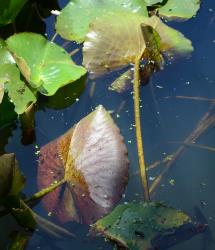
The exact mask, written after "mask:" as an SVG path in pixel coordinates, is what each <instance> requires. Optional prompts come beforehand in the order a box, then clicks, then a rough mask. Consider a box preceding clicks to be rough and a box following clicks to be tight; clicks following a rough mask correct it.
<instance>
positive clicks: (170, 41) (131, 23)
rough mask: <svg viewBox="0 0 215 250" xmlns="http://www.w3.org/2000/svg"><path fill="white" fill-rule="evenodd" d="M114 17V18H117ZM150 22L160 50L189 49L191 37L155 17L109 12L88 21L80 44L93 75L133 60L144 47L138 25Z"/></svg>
mask: <svg viewBox="0 0 215 250" xmlns="http://www.w3.org/2000/svg"><path fill="white" fill-rule="evenodd" d="M116 20H117V22H116ZM142 24H145V25H148V26H151V27H152V28H153V29H155V31H156V32H157V33H158V34H159V36H160V46H159V49H160V52H162V53H165V54H166V55H167V56H170V57H172V56H173V55H175V54H176V55H178V54H179V55H183V54H187V53H189V52H192V50H193V47H192V45H191V42H190V40H188V39H186V38H185V37H184V36H183V34H181V33H180V32H178V31H177V30H175V29H173V28H170V27H169V26H167V25H166V24H164V23H163V22H162V21H161V20H160V19H159V18H158V17H156V16H152V17H150V18H144V17H142V16H140V15H137V14H132V13H118V14H116V13H110V14H107V15H105V16H103V17H100V18H97V19H96V20H95V21H94V22H92V23H91V25H90V31H89V33H88V34H87V38H86V41H85V42H84V48H83V54H84V58H83V64H84V65H85V66H86V68H87V69H88V71H89V72H90V73H91V74H92V77H93V76H94V77H96V76H99V75H102V74H104V73H105V72H108V71H110V70H113V69H117V68H120V67H123V66H126V65H128V64H129V63H134V62H135V59H136V58H137V57H140V56H141V55H143V52H144V51H145V49H146V44H145V40H144V37H143V34H142V30H141V25H142Z"/></svg>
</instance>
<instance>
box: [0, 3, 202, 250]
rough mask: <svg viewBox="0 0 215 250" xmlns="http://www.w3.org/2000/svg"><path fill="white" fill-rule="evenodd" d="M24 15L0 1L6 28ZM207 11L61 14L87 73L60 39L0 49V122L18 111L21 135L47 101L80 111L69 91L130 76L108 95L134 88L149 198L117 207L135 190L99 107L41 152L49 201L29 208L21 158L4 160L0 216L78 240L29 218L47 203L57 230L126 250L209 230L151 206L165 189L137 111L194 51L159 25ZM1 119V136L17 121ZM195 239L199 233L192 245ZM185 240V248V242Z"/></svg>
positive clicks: (0, 161)
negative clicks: (162, 77)
mask: <svg viewBox="0 0 215 250" xmlns="http://www.w3.org/2000/svg"><path fill="white" fill-rule="evenodd" d="M26 6H28V7H29V3H26V1H15V0H14V1H10V2H9V4H6V1H2V3H1V4H0V7H2V9H3V12H2V13H1V14H0V25H2V26H4V25H6V24H10V23H14V22H15V21H16V20H17V19H18V18H19V14H18V13H19V12H20V11H24V9H25V7H26ZM35 6H36V7H38V5H37V4H36V5H35ZM199 7H200V2H199V1H198V0H192V1H190V0H189V1H188V0H182V1H180V4H179V3H178V1H175V0H168V1H166V0H165V1H161V0H145V1H143V0H141V1H140V0H120V1H116V0H109V1H99V0H72V1H70V2H69V3H68V5H67V6H66V7H65V8H64V9H63V10H61V12H59V13H58V12H56V11H55V12H54V13H57V15H58V16H57V21H56V32H57V33H58V34H59V35H60V36H62V37H63V38H64V39H67V40H71V41H75V42H77V43H79V44H81V43H83V65H84V66H79V65H76V64H75V63H74V62H73V61H72V59H71V54H73V52H72V53H70V54H69V53H68V52H66V50H65V49H63V48H62V47H60V46H59V45H57V44H55V43H54V39H55V37H56V35H57V34H55V35H54V37H53V39H52V40H51V41H48V40H47V39H46V38H45V37H44V36H42V35H40V34H37V33H33V32H26V31H25V32H21V33H18V34H9V35H6V37H5V39H1V40H0V112H2V111H1V110H3V112H4V113H5V112H8V111H9V110H10V111H11V105H13V106H12V108H14V111H15V113H16V114H17V115H18V116H19V117H20V120H21V121H22V126H23V128H24V127H25V126H26V127H27V129H28V130H29V128H30V129H33V127H34V126H33V120H34V118H33V117H34V105H35V104H36V103H37V104H39V103H40V98H39V97H40V96H41V95H44V96H48V98H49V96H52V98H53V99H51V98H50V99H49V104H48V105H51V106H54V107H58V108H59V107H60V108H63V107H65V105H70V104H71V103H72V101H73V99H71V100H70V101H69V102H68V103H67V104H65V103H63V104H62V103H61V100H62V99H63V97H64V95H65V94H66V93H63V92H62V90H63V87H66V88H67V89H70V90H73V88H75V85H77V84H78V85H81V80H83V77H84V76H85V75H86V72H87V71H88V72H89V77H90V78H97V77H101V76H102V75H104V74H106V73H109V72H112V71H113V70H118V69H121V68H126V67H129V69H127V68H126V71H125V72H124V73H123V74H122V75H121V76H120V77H119V78H118V79H116V80H115V81H114V82H113V83H112V84H111V86H110V88H111V89H112V90H116V91H117V92H119V93H121V92H122V91H126V90H127V89H128V88H130V87H132V88H133V92H134V96H133V100H134V119H135V131H136V142H137V151H138V159H139V169H140V177H141V181H142V186H143V193H144V201H142V202H140V203H128V204H124V205H118V206H116V205H117V203H118V202H119V200H120V199H121V197H122V195H123V193H124V189H125V186H126V184H127V181H128V158H127V149H126V146H125V144H124V142H123V138H122V136H121V134H120V132H119V129H118V127H117V126H116V124H115V123H114V122H113V120H112V118H111V116H110V114H108V112H107V111H106V110H105V109H104V108H103V107H102V106H99V107H97V108H96V109H95V110H94V111H93V112H91V113H90V114H89V115H87V116H86V117H84V118H82V119H81V120H80V121H79V122H78V123H77V124H75V125H74V126H73V127H72V128H71V129H70V130H69V131H67V132H66V133H65V134H64V135H62V136H61V137H59V138H57V139H55V140H54V141H52V142H50V143H48V144H47V145H45V146H43V147H42V148H41V150H40V156H39V167H38V175H37V181H38V186H39V189H41V191H39V192H38V193H36V194H34V195H33V196H32V197H30V198H23V194H22V191H23V187H24V184H25V181H24V177H23V175H22V174H21V173H20V170H19V167H18V163H17V161H16V160H15V156H14V155H13V154H10V155H8V154H5V155H3V156H1V157H0V206H2V207H4V209H2V210H0V216H4V215H5V214H8V213H10V214H11V215H12V216H13V217H14V218H15V220H16V221H17V222H18V223H19V225H20V226H22V227H24V228H25V229H27V230H28V232H29V231H30V232H33V231H34V230H35V229H36V228H37V227H39V228H41V229H42V230H45V231H47V232H49V233H51V234H53V235H54V236H56V237H57V236H59V237H60V236H66V237H73V236H74V235H73V233H71V232H69V231H67V230H66V229H64V228H62V227H60V226H58V225H56V224H54V223H52V222H50V221H47V220H45V219H44V218H42V217H40V216H39V215H37V214H36V213H35V212H34V211H33V210H32V209H31V206H33V205H34V203H35V201H38V200H40V199H41V198H43V199H42V202H43V204H44V207H45V208H46V209H47V211H48V213H51V214H53V215H54V216H55V217H56V218H57V219H58V220H59V222H61V223H64V222H68V221H76V222H79V223H86V224H92V223H94V224H93V225H92V229H93V230H92V231H94V232H96V233H102V234H103V235H104V236H105V237H107V238H108V239H109V240H110V241H112V242H114V243H116V247H117V248H119V249H124V248H125V249H127V248H128V249H136V250H137V249H151V248H152V249H157V248H158V247H159V248H164V249H165V248H167V247H169V246H171V245H173V244H176V243H178V242H180V241H182V240H185V239H187V238H190V237H192V236H194V235H195V234H197V233H200V232H202V231H203V230H204V229H205V225H200V224H196V223H195V222H193V221H192V220H191V218H190V217H189V216H188V215H187V214H186V213H184V212H182V211H178V210H176V209H173V208H171V207H169V206H166V205H164V204H161V203H160V202H152V201H151V198H150V192H151V191H153V189H154V186H155V185H157V184H156V183H158V182H156V183H155V184H154V186H152V187H151V189H150V188H149V184H148V178H147V171H146V166H145V160H144V150H143V141H142V125H141V122H140V103H139V99H140V88H141V80H142V83H143V84H147V83H148V82H149V80H150V77H151V75H152V74H154V73H155V72H158V71H160V70H163V69H164V65H165V63H164V62H165V60H173V59H175V58H176V57H177V56H187V55H188V54H189V53H191V52H192V51H193V47H192V44H191V41H190V40H189V39H187V38H185V37H184V35H183V34H182V33H180V32H179V31H177V30H175V29H173V28H171V27H169V26H168V25H167V24H165V23H164V22H163V21H162V20H161V19H160V17H165V19H168V20H173V19H179V20H186V19H189V18H191V17H193V16H194V15H195V14H196V13H197V11H198V9H199ZM44 9H46V8H43V11H44ZM37 10H38V9H37ZM44 12H45V11H44ZM43 14H44V13H43ZM116 20H117V21H116ZM14 33H16V32H14ZM42 34H43V32H42ZM32 48H33V49H32ZM75 52H76V51H75ZM70 83H72V84H70ZM73 84H74V87H73ZM81 89H83V88H81ZM76 92H78V93H80V92H81V91H76ZM59 100H60V102H59ZM11 103H12V104H11ZM59 103H60V105H59ZM3 112H2V113H1V115H2V117H3V118H1V116H0V129H2V128H4V127H5V126H6V125H7V124H8V123H12V122H13V121H14V120H15V119H16V118H17V115H16V114H15V113H14V112H13V111H11V112H10V116H9V117H6V115H4V113H3ZM188 142H189V141H188ZM176 155H177V154H176ZM97 220H98V221H97ZM188 231H189V232H191V233H190V234H189V235H186V232H188ZM181 233H184V237H182V239H181V238H180V237H177V236H178V235H179V234H180V235H181ZM13 238H14V240H13V243H12V246H11V249H13V247H14V246H17V244H18V245H19V248H20V249H24V248H25V246H26V244H27V241H28V239H29V233H27V232H25V233H24V234H23V233H21V232H18V233H15V236H14V237H13ZM173 238H174V239H175V238H176V239H178V241H173Z"/></svg>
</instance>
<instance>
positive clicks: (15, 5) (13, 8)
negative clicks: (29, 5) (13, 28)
mask: <svg viewBox="0 0 215 250" xmlns="http://www.w3.org/2000/svg"><path fill="white" fill-rule="evenodd" d="M26 2H27V0H1V1H0V10H1V12H0V25H5V24H8V23H12V22H13V21H14V19H15V18H16V16H17V15H18V13H19V12H20V10H21V9H22V7H23V6H24V5H25V3H26Z"/></svg>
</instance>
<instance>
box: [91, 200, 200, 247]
mask: <svg viewBox="0 0 215 250" xmlns="http://www.w3.org/2000/svg"><path fill="white" fill-rule="evenodd" d="M93 229H94V230H95V231H97V232H100V233H102V234H103V235H104V236H105V237H107V238H108V239H110V240H111V241H114V242H116V243H117V244H118V245H119V246H122V247H123V249H124V248H126V249H130V250H142V249H166V248H168V247H170V246H172V245H174V244H176V243H178V241H182V240H185V239H187V238H191V237H192V236H194V235H195V234H197V233H199V232H202V231H203V230H204V226H203V227H202V228H201V227H199V226H197V224H194V223H192V221H191V219H190V217H189V216H188V215H187V214H185V213H184V212H182V211H179V210H176V209H174V208H171V207H168V206H165V205H163V204H160V203H155V202H151V203H129V204H126V205H119V206H117V207H116V208H115V209H114V210H113V211H112V212H111V213H110V214H108V215H107V216H106V217H104V218H102V219H100V220H99V221H97V222H96V223H95V225H94V226H93ZM182 235H183V237H184V238H183V237H181V236H182ZM177 237H178V238H180V239H178V241H177ZM120 249H121V248H120Z"/></svg>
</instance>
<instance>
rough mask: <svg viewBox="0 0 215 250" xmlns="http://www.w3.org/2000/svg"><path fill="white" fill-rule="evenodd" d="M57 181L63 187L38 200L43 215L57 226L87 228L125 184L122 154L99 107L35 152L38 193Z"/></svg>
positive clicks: (115, 199) (111, 124)
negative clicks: (48, 215)
mask: <svg viewBox="0 0 215 250" xmlns="http://www.w3.org/2000/svg"><path fill="white" fill-rule="evenodd" d="M63 178H66V180H67V182H66V184H65V185H63V186H61V187H59V188H57V189H56V190H55V191H53V192H52V193H50V194H48V195H47V196H46V197H44V199H43V204H44V206H45V208H46V210H47V211H48V212H51V213H52V214H53V215H55V216H56V217H57V218H58V219H59V221H60V222H68V221H73V220H75V221H77V222H82V223H87V224H90V223H92V222H95V221H96V220H97V219H98V218H101V217H102V216H104V215H105V214H107V213H109V212H110V211H111V210H112V208H113V207H114V206H115V204H116V203H117V202H118V201H119V200H120V198H121V196H122V194H123V192H124V189H125V186H126V184H127V179H128V157H127V149H126V146H125V144H124V142H123V137H122V136H121V134H120V131H119V129H118V127H117V126H116V125H115V123H114V121H113V120H112V118H111V116H110V115H109V113H108V112H107V111H106V110H105V109H104V108H103V107H102V106H99V107H97V109H96V110H95V111H93V112H92V113H90V114H89V115H88V116H86V117H85V118H83V119H82V120H81V121H80V122H79V123H77V124H76V125H75V126H74V127H73V128H71V129H70V130H69V131H68V132H66V133H65V134H64V135H62V136H61V137H59V138H57V139H55V140H54V141H52V142H50V143H49V144H47V145H45V146H43V147H42V148H41V153H40V159H39V167H38V186H39V188H40V189H41V188H45V187H47V186H49V185H50V184H51V183H53V182H54V181H59V180H61V179H63Z"/></svg>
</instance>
